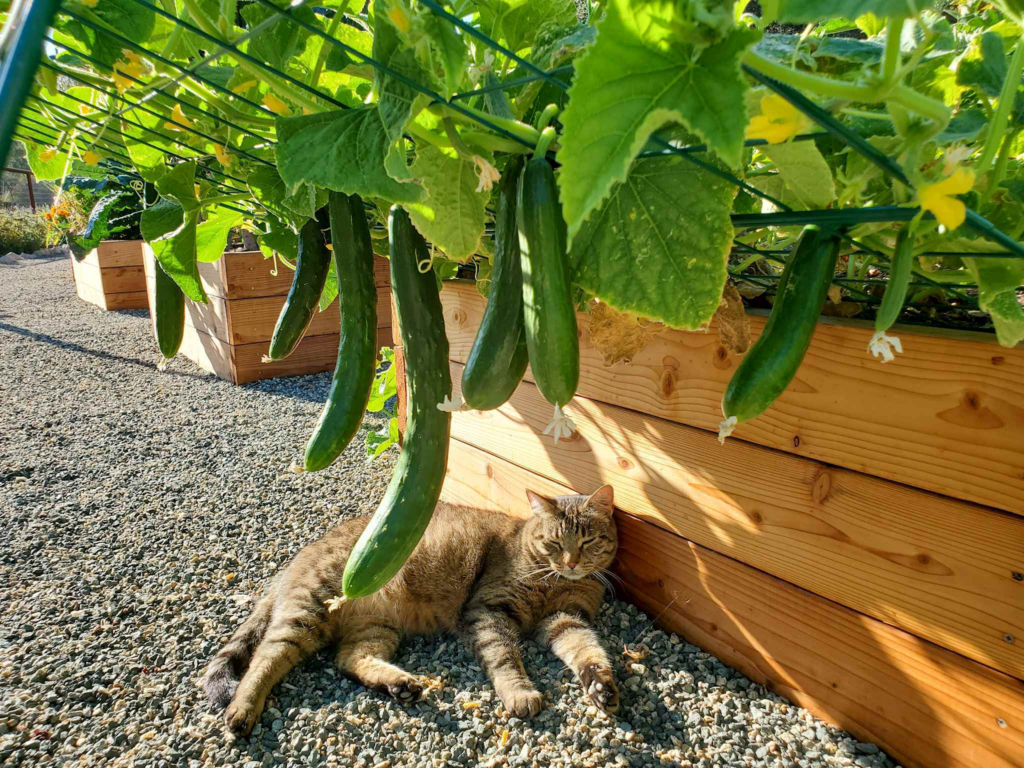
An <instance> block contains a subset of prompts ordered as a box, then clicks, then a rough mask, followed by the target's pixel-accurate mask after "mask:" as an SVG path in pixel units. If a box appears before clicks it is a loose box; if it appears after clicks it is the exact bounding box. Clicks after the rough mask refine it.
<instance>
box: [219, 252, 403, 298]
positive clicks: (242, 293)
mask: <svg viewBox="0 0 1024 768" xmlns="http://www.w3.org/2000/svg"><path fill="white" fill-rule="evenodd" d="M273 269H274V261H273V259H266V258H264V257H263V254H262V252H260V251H240V252H233V253H225V254H224V256H223V258H221V259H220V260H219V261H215V262H212V263H206V264H200V265H199V276H200V279H201V281H202V283H203V287H204V288H205V289H206V292H207V293H208V294H210V295H211V296H220V297H221V298H225V299H251V298H255V297H258V296H284V295H287V293H288V289H289V288H291V284H292V276H293V275H294V274H295V273H294V272H292V271H291V270H290V269H289V268H288V267H286V266H284V264H282V263H280V262H278V265H277V275H273V274H271V272H272V271H273ZM389 269H390V265H389V262H388V260H387V259H384V258H382V257H380V256H375V257H374V284H375V285H378V286H383V285H390V284H391V277H390V272H389Z"/></svg>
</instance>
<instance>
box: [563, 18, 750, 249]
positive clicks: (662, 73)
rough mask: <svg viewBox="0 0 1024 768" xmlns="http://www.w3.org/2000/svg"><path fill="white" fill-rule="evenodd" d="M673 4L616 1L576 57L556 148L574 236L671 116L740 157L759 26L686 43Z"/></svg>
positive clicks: (734, 161) (735, 160) (725, 155)
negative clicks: (743, 67) (745, 57)
mask: <svg viewBox="0 0 1024 768" xmlns="http://www.w3.org/2000/svg"><path fill="white" fill-rule="evenodd" d="M675 6H676V3H674V2H669V1H668V0H663V1H658V2H655V1H652V2H644V3H642V4H634V3H630V2H629V0H611V2H610V3H609V4H608V10H607V13H606V16H605V17H604V19H603V20H602V21H601V22H600V23H599V24H598V32H597V41H596V42H595V43H594V44H593V45H591V46H590V47H589V48H587V50H586V52H585V53H584V54H583V56H582V57H581V58H580V59H579V60H578V61H577V63H576V78H575V80H574V82H573V86H572V89H571V90H570V91H569V108H568V109H567V110H566V111H565V113H564V114H563V115H562V124H563V126H564V128H565V130H564V132H563V134H562V147H561V149H560V150H559V152H558V160H559V162H560V163H561V164H562V173H561V176H560V178H559V185H560V188H561V199H562V205H563V211H564V215H565V220H566V223H567V225H568V234H569V239H570V242H571V241H572V240H573V239H574V237H575V235H576V233H577V232H578V231H579V230H580V227H581V226H582V225H583V222H584V221H586V219H587V217H588V216H589V215H590V214H591V212H592V211H594V210H595V209H596V208H597V207H598V206H599V205H600V204H601V202H602V201H603V200H604V199H605V197H607V195H608V193H609V191H610V190H611V188H612V186H613V185H614V184H615V183H617V182H621V181H623V180H624V179H625V178H626V174H627V172H628V170H629V164H630V162H631V161H632V160H633V158H634V157H636V155H637V154H638V153H639V152H640V150H641V149H642V148H643V146H644V144H645V143H646V142H647V139H648V138H649V137H650V135H651V134H652V133H654V131H656V130H658V129H659V128H661V127H663V126H665V125H666V124H669V123H683V124H684V125H685V126H686V127H687V128H688V129H690V131H691V132H693V133H696V134H698V135H699V136H700V137H701V138H702V139H704V140H705V141H706V142H707V144H708V146H709V148H710V149H711V150H713V151H714V152H715V153H716V154H717V155H718V156H719V157H721V158H722V159H723V160H724V161H725V162H726V163H727V164H728V165H730V166H736V165H738V164H739V162H740V157H741V151H742V149H743V138H744V129H745V127H746V122H747V121H746V114H747V110H746V105H745V103H744V93H745V91H746V90H747V86H746V83H745V82H744V81H743V79H742V77H741V76H740V64H739V62H740V56H741V54H742V53H743V51H744V50H745V49H746V48H747V47H748V46H749V45H751V44H752V43H753V42H754V41H755V40H756V39H757V35H758V33H756V32H754V31H752V30H749V29H745V28H735V29H733V30H732V31H731V32H729V33H728V34H727V35H726V36H725V38H724V39H722V40H721V41H720V42H717V43H714V44H711V45H708V46H697V45H693V44H689V43H686V42H682V41H681V40H679V39H678V38H677V37H676V36H675V34H674V26H673V25H674V22H675V17H674V11H675Z"/></svg>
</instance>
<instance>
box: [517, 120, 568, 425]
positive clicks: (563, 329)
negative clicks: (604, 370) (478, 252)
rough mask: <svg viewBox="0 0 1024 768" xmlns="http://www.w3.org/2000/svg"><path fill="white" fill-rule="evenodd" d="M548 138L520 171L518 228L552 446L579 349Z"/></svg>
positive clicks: (527, 325)
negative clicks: (551, 413) (550, 407)
mask: <svg viewBox="0 0 1024 768" xmlns="http://www.w3.org/2000/svg"><path fill="white" fill-rule="evenodd" d="M552 107H553V105H551V106H549V107H548V108H547V109H545V110H544V114H543V115H542V117H541V126H545V125H546V123H547V122H548V121H549V120H550V119H551V117H552V116H553V115H554V110H553V109H552ZM554 136H555V129H554V128H551V127H550V126H548V127H543V128H542V132H541V139H540V141H539V142H538V143H537V148H536V150H535V152H534V155H533V157H532V158H531V159H530V160H528V161H527V162H526V167H525V168H523V175H522V178H521V179H520V181H519V195H518V224H519V249H520V253H521V261H522V270H523V321H524V329H525V331H526V334H525V335H526V348H527V350H528V352H529V358H530V368H531V370H532V371H533V378H534V381H535V382H536V383H537V389H539V390H540V393H541V394H542V395H543V396H544V399H546V400H547V401H548V402H549V403H551V404H552V405H554V406H555V412H554V418H553V419H552V421H551V423H550V424H548V426H547V428H546V429H545V430H544V434H552V435H553V436H554V438H555V442H556V443H557V442H558V440H559V438H562V437H568V436H569V435H571V434H572V433H573V431H574V430H575V425H574V424H573V423H572V420H571V419H569V417H567V416H566V415H565V414H563V413H562V408H563V407H565V405H566V404H567V403H568V402H569V401H570V400H572V397H573V395H575V394H576V385H577V384H578V383H579V379H580V348H579V337H578V330H577V326H576V308H575V306H574V305H573V301H572V293H571V289H570V284H569V262H568V259H567V257H566V230H565V219H564V218H563V217H562V208H561V206H560V205H559V203H558V188H557V186H556V185H555V174H554V171H553V170H552V168H551V164H550V163H549V162H548V160H547V157H546V153H547V148H548V146H550V143H551V140H552V139H553V138H554Z"/></svg>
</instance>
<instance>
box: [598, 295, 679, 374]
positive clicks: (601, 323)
mask: <svg viewBox="0 0 1024 768" xmlns="http://www.w3.org/2000/svg"><path fill="white" fill-rule="evenodd" d="M663 330H665V326H664V325H662V324H661V323H655V322H653V321H651V320H646V319H644V318H642V317H637V316H636V315H631V314H629V313H628V312H619V311H618V310H617V309H613V308H612V307H610V306H608V305H607V304H603V303H601V302H598V301H594V302H592V303H591V304H590V342H591V343H592V344H593V345H594V348H595V349H597V351H598V352H600V353H601V357H603V358H604V364H605V365H606V366H612V365H615V363H619V362H624V363H628V362H630V361H631V360H632V359H633V358H634V357H636V356H637V355H638V354H640V352H641V351H642V350H643V348H644V347H646V346H647V345H648V344H650V343H651V341H653V340H654V338H655V337H656V336H657V335H658V334H659V333H661V332H662V331H663Z"/></svg>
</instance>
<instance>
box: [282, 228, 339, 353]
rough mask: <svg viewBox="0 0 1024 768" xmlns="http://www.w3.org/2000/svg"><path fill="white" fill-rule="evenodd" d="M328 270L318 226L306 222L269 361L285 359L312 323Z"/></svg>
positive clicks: (324, 246)
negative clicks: (293, 274) (290, 285)
mask: <svg viewBox="0 0 1024 768" xmlns="http://www.w3.org/2000/svg"><path fill="white" fill-rule="evenodd" d="M330 268H331V252H330V251H329V250H328V249H327V243H326V242H324V235H323V232H321V231H320V223H319V222H318V221H317V220H316V219H310V220H309V221H307V222H306V223H305V224H303V225H302V229H301V230H300V231H299V255H298V258H297V259H296V261H295V276H294V277H293V278H292V287H291V288H290V289H289V291H288V298H286V299H285V300H284V307H283V308H282V309H281V314H280V315H279V316H278V318H277V325H275V326H274V335H273V336H271V337H270V351H269V352H268V353H267V359H269V360H281V359H282V358H285V357H288V355H290V354H291V353H292V352H293V351H294V350H295V347H296V346H298V343H299V341H300V340H301V339H302V334H304V333H305V332H306V329H307V328H308V327H309V324H310V323H311V322H312V321H313V311H314V310H315V309H316V305H317V302H319V301H320V294H321V293H322V292H323V290H324V283H326V282H327V273H328V272H329V271H330Z"/></svg>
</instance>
